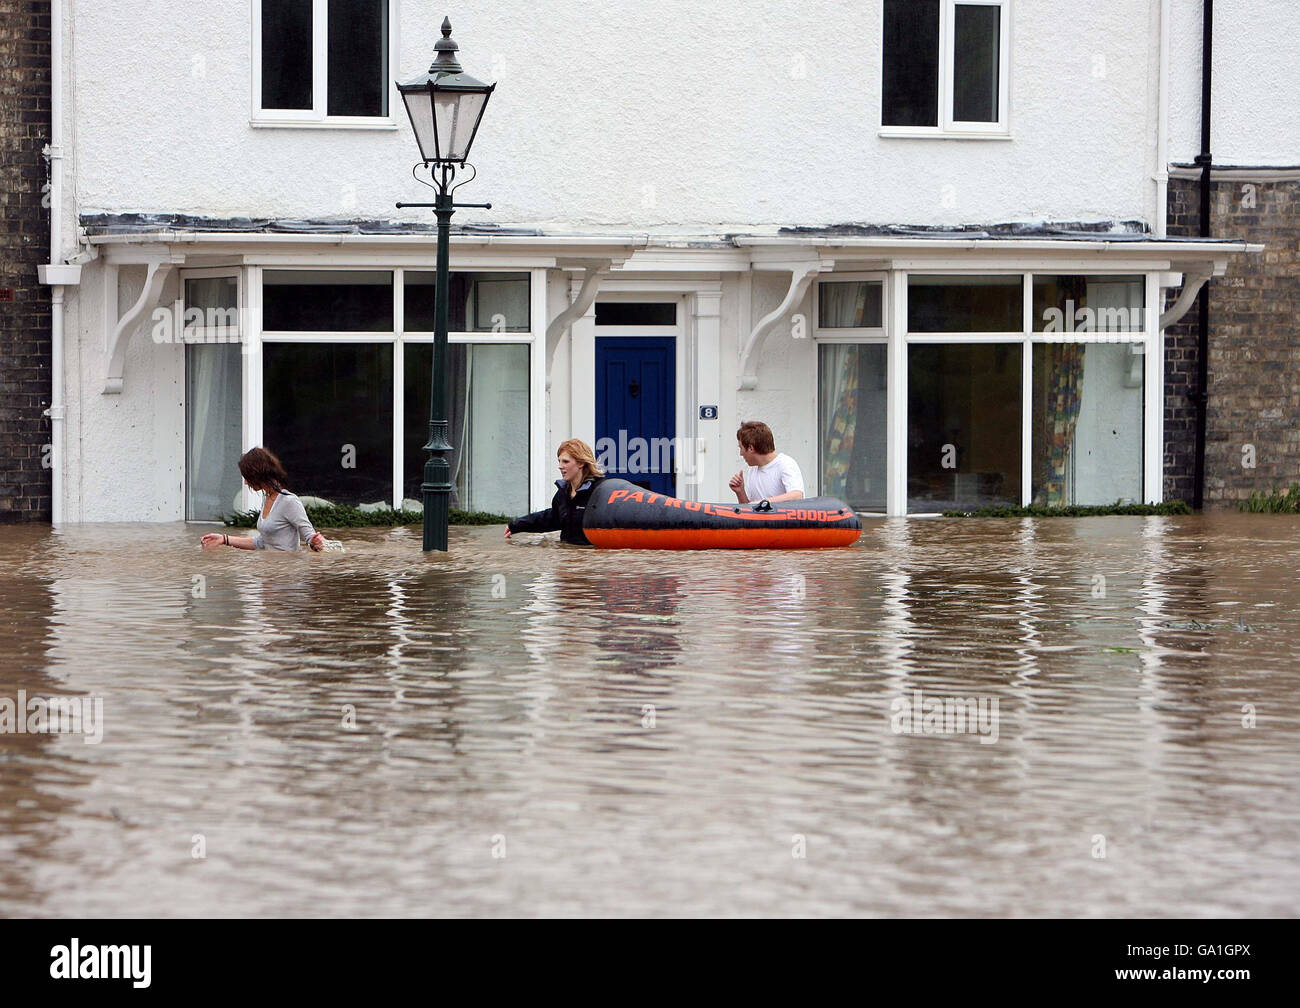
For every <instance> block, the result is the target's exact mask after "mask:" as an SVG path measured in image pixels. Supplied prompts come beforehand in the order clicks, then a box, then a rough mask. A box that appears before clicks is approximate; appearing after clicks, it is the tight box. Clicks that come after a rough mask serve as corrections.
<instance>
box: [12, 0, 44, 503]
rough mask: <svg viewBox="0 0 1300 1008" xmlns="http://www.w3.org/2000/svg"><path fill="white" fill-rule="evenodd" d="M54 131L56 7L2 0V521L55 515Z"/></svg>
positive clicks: (15, 0) (30, 2)
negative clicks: (45, 199)
mask: <svg viewBox="0 0 1300 1008" xmlns="http://www.w3.org/2000/svg"><path fill="white" fill-rule="evenodd" d="M49 133H50V5H49V3H48V2H39V3H38V2H32V0H0V298H2V300H0V522H13V521H32V520H36V521H48V520H49V518H50V471H49V469H48V468H46V465H45V461H46V451H45V444H46V443H47V442H48V441H49V429H50V424H49V420H48V418H46V417H45V416H44V415H43V413H44V410H45V409H46V407H48V406H49V404H50V402H49V400H50V293H49V288H47V287H43V286H42V285H41V284H40V283H38V282H37V277H36V267H37V265H38V264H40V263H43V262H48V261H49V211H48V210H47V209H46V208H44V207H43V206H42V205H41V200H42V196H43V193H42V189H43V187H44V185H45V180H46V177H47V173H46V167H45V159H44V157H43V156H42V150H43V149H44V147H45V145H46V143H48V142H49ZM10 291H12V300H8V298H9V292H10Z"/></svg>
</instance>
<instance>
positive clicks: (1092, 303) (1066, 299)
mask: <svg viewBox="0 0 1300 1008" xmlns="http://www.w3.org/2000/svg"><path fill="white" fill-rule="evenodd" d="M1145 309H1146V282H1145V281H1144V280H1143V278H1142V277H1140V276H1074V275H1065V276H1059V275H1050V274H1049V275H1039V274H1035V275H1034V332H1040V333H1135V332H1141V331H1142V330H1143V328H1145V326H1144V324H1143V320H1144V313H1145Z"/></svg>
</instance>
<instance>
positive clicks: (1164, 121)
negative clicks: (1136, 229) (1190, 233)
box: [1152, 0, 1172, 238]
mask: <svg viewBox="0 0 1300 1008" xmlns="http://www.w3.org/2000/svg"><path fill="white" fill-rule="evenodd" d="M1169 4H1170V0H1160V23H1159V25H1157V26H1156V32H1157V33H1158V34H1159V36H1160V81H1159V84H1158V93H1157V95H1156V173H1155V182H1156V212H1155V219H1154V220H1153V221H1152V223H1153V224H1154V225H1155V234H1156V237H1157V238H1163V237H1165V232H1166V228H1167V226H1168V219H1169V34H1170V31H1171V30H1172V25H1171V24H1170V14H1169Z"/></svg>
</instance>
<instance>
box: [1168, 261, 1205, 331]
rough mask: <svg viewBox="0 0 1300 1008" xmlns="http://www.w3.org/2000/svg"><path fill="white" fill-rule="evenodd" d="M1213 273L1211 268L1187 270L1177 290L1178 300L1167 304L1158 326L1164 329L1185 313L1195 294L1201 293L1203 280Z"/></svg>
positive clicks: (1194, 298) (1203, 284) (1190, 305)
mask: <svg viewBox="0 0 1300 1008" xmlns="http://www.w3.org/2000/svg"><path fill="white" fill-rule="evenodd" d="M1212 275H1213V270H1212V269H1208V268H1206V269H1201V270H1198V271H1197V272H1194V273H1191V272H1189V273H1188V274H1187V275H1186V278H1185V279H1184V280H1183V289H1182V290H1180V291H1179V292H1178V300H1176V301H1175V302H1174V303H1173V304H1171V305H1170V306H1169V308H1168V309H1167V310H1166V311H1165V313H1164V314H1163V315H1161V316H1160V328H1161V329H1166V328H1168V327H1169V326H1171V325H1173V324H1174V323H1175V322H1177V321H1178V320H1179V319H1180V318H1182V317H1183V316H1184V315H1186V314H1187V310H1188V309H1189V308H1191V307H1192V302H1193V301H1195V300H1196V295H1197V294H1199V293H1201V288H1202V287H1204V286H1205V281H1207V280H1209V279H1210V277H1211V276H1212Z"/></svg>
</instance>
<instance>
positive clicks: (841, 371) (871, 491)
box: [817, 343, 888, 511]
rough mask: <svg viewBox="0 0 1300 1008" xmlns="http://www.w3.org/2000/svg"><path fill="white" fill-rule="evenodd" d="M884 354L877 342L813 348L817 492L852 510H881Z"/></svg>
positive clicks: (883, 445)
mask: <svg viewBox="0 0 1300 1008" xmlns="http://www.w3.org/2000/svg"><path fill="white" fill-rule="evenodd" d="M886 356H887V348H886V346H885V344H883V343H823V344H822V345H821V346H819V347H818V348H817V358H818V359H817V366H818V381H817V387H818V390H819V395H818V404H817V429H818V432H819V443H820V461H821V487H822V492H823V493H825V494H829V495H830V496H832V497H838V498H840V499H841V500H843V501H846V502H847V503H848V505H849V506H850V507H852V508H853V509H854V510H855V511H883V510H885V476H886V459H887V456H886V442H885V430H886V422H887V414H886V410H885V406H886V402H887V387H888V386H887V384H886V371H885V361H886Z"/></svg>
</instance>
